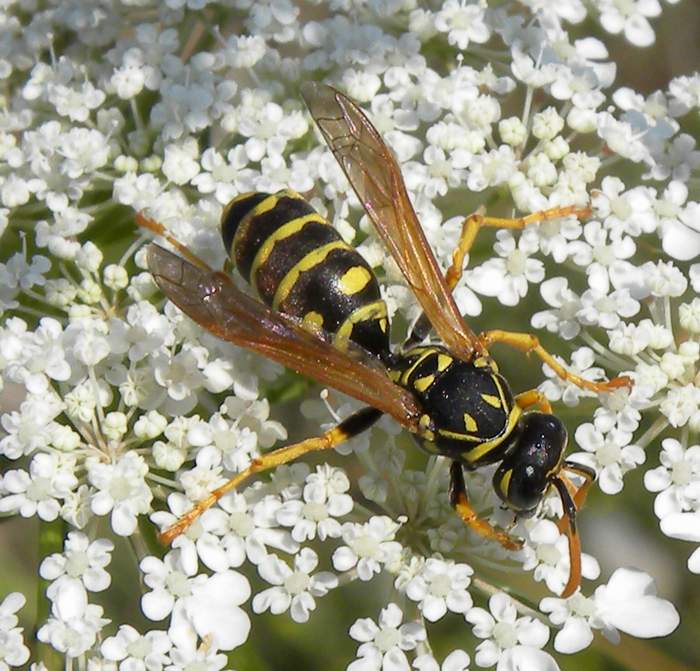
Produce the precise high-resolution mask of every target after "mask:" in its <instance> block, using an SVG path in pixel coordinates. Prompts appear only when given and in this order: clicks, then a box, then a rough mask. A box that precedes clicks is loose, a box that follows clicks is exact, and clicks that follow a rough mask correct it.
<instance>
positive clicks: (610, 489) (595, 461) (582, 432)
mask: <svg viewBox="0 0 700 671" xmlns="http://www.w3.org/2000/svg"><path fill="white" fill-rule="evenodd" d="M574 436H575V439H576V442H577V443H578V444H579V445H580V446H581V447H582V448H583V449H584V450H586V452H576V453H575V455H572V456H575V459H574V461H577V460H578V461H580V462H581V463H583V464H585V465H587V466H590V467H591V468H594V469H595V470H596V471H598V478H599V479H598V482H599V483H600V488H601V489H602V490H603V491H604V492H605V493H606V494H617V493H619V492H620V491H622V476H623V475H624V474H625V473H627V472H628V471H630V470H632V469H633V468H635V467H637V466H639V464H643V463H644V460H645V458H646V455H645V454H644V450H643V449H642V448H641V447H639V446H638V445H630V444H629V442H630V440H631V438H632V436H631V434H630V433H628V432H627V431H622V430H621V429H618V428H615V429H613V430H611V431H608V432H605V433H604V432H602V431H600V430H598V429H597V428H596V427H595V426H594V425H593V424H591V423H590V422H588V423H585V424H581V425H580V426H579V427H578V428H577V429H576V433H575V434H574Z"/></svg>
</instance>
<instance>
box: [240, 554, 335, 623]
mask: <svg viewBox="0 0 700 671" xmlns="http://www.w3.org/2000/svg"><path fill="white" fill-rule="evenodd" d="M317 566H318V555H317V554H316V553H315V552H314V551H313V550H312V549H311V548H302V550H301V551H300V552H299V554H298V555H297V556H296V557H294V570H292V569H291V568H290V567H289V566H288V565H287V564H286V563H285V562H283V561H282V560H281V559H280V558H279V557H277V555H268V556H267V557H265V558H264V559H263V560H262V561H261V562H260V563H259V564H258V573H260V577H261V578H263V580H266V581H267V582H269V583H270V584H271V585H275V587H270V588H268V589H266V590H263V591H262V592H260V593H259V594H256V595H255V597H254V598H253V610H254V611H255V612H256V613H262V612H264V611H266V610H269V611H270V612H271V613H273V614H274V615H278V614H280V613H284V612H285V611H286V610H289V613H290V615H291V616H292V619H293V620H294V621H295V622H306V621H307V620H308V619H309V612H310V611H312V610H315V609H316V601H315V599H314V597H319V596H323V595H324V594H326V593H327V592H328V590H330V589H333V588H334V587H337V585H338V578H337V577H336V576H335V575H333V574H332V573H330V572H328V571H321V572H319V573H316V574H314V575H313V576H312V575H311V573H312V571H314V570H315V569H316V567H317Z"/></svg>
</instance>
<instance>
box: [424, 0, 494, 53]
mask: <svg viewBox="0 0 700 671" xmlns="http://www.w3.org/2000/svg"><path fill="white" fill-rule="evenodd" d="M484 11H485V10H484V8H483V7H481V6H479V5H475V4H466V3H465V2H464V1H461V2H460V1H459V0H447V1H446V2H445V3H444V4H443V5H442V7H441V8H440V11H439V12H437V14H436V15H435V27H436V28H437V29H438V30H439V31H440V32H443V33H447V41H448V42H449V43H450V44H454V45H457V47H458V48H459V49H461V50H463V51H464V50H465V49H466V48H467V47H468V46H469V42H470V41H471V42H477V43H483V42H487V41H488V39H489V37H490V36H491V31H490V29H489V27H488V25H487V24H486V23H485V22H484Z"/></svg>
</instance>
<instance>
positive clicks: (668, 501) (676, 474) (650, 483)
mask: <svg viewBox="0 0 700 671" xmlns="http://www.w3.org/2000/svg"><path fill="white" fill-rule="evenodd" d="M661 446H662V448H663V449H662V450H661V454H660V455H659V461H660V462H661V466H659V467H657V468H654V469H650V470H648V471H647V472H646V473H645V474H644V486H645V487H646V488H647V489H648V490H649V491H650V492H659V494H657V496H656V499H655V500H654V512H655V513H656V516H657V517H658V518H659V519H663V518H664V517H666V515H670V514H671V513H680V512H683V511H685V510H690V509H693V508H695V507H697V506H700V482H699V478H700V445H693V446H691V447H688V448H684V447H683V446H682V445H681V443H680V442H678V441H677V440H676V439H675V438H664V440H663V441H662V442H661Z"/></svg>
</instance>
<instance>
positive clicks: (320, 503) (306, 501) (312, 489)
mask: <svg viewBox="0 0 700 671" xmlns="http://www.w3.org/2000/svg"><path fill="white" fill-rule="evenodd" d="M314 476H315V477H314ZM349 489H350V481H349V480H348V478H347V476H346V475H345V473H344V472H343V471H342V470H341V469H333V468H331V467H330V466H327V465H324V466H318V467H317V468H316V473H313V474H311V475H309V476H308V477H307V484H306V485H305V486H304V492H303V500H302V501H299V500H291V501H285V502H284V503H283V504H282V506H281V507H280V508H279V510H278V511H277V513H276V515H275V518H276V519H277V521H278V522H279V523H280V524H281V525H282V526H285V527H292V532H291V533H292V538H293V539H294V540H295V541H297V542H298V543H303V542H304V541H306V540H313V539H314V538H315V537H316V535H318V537H319V539H320V540H322V541H323V540H326V538H338V537H339V536H340V533H341V527H340V523H339V522H338V521H337V520H336V519H335V518H336V517H341V516H343V515H347V514H348V513H349V512H350V511H351V510H352V508H353V500H352V497H351V496H350V495H349V494H347V491H348V490H349Z"/></svg>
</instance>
